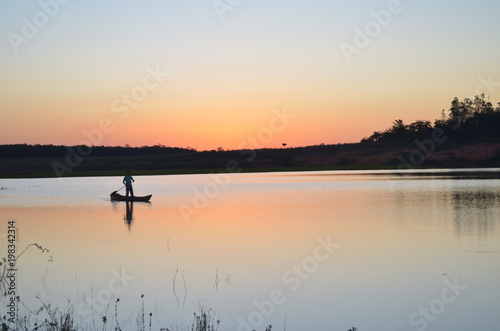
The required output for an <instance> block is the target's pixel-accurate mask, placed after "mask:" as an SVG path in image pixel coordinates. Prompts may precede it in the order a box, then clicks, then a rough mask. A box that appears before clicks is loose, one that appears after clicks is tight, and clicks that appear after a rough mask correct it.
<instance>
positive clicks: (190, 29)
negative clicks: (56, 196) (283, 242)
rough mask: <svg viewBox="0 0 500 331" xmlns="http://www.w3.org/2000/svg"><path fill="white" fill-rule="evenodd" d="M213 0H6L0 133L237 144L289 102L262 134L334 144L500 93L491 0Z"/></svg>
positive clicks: (0, 15) (497, 6)
mask: <svg viewBox="0 0 500 331" xmlns="http://www.w3.org/2000/svg"><path fill="white" fill-rule="evenodd" d="M221 2H222V3H226V4H227V3H228V2H226V1H219V2H217V1H194V0H190V1H171V0H167V1H161V2H157V1H142V2H140V3H139V2H134V1H108V2H106V3H101V2H98V1H94V0H92V1H85V2H77V1H62V0H40V1H30V2H12V1H9V2H3V3H2V4H0V34H1V35H2V36H4V37H3V39H2V40H3V41H2V42H1V43H0V50H1V51H0V61H1V63H2V74H1V80H0V84H1V86H0V109H1V113H2V124H1V130H0V143H1V144H13V143H29V144H36V143H39V144H63V145H74V144H79V143H81V142H86V141H90V143H95V144H96V145H125V144H129V145H130V146H142V145H154V144H163V145H166V146H175V147H187V146H190V147H193V148H196V149H199V150H204V149H215V148H218V147H222V148H224V149H235V148H239V146H241V144H242V143H244V142H247V141H248V140H249V137H253V136H258V135H259V133H261V132H262V130H265V129H269V125H270V121H272V118H273V116H275V113H274V112H275V111H277V110H283V109H286V111H287V112H288V113H289V114H293V115H294V118H293V119H292V120H290V121H289V123H286V125H285V127H284V128H283V130H279V132H278V131H276V132H275V131H273V135H272V137H268V138H269V139H264V141H260V142H259V146H265V147H281V145H282V143H287V145H288V146H306V145H316V144H321V143H325V144H337V143H346V142H358V141H360V140H361V139H362V138H363V137H366V136H369V135H370V134H371V133H372V132H373V131H376V130H383V129H385V128H386V127H388V126H389V125H390V123H391V122H392V121H393V120H395V119H397V118H401V119H403V120H404V121H405V122H413V121H415V120H419V119H426V120H431V121H432V120H434V119H436V118H439V116H440V112H441V110H442V109H447V108H449V104H450V102H451V100H452V99H453V98H454V97H455V96H457V97H460V98H465V97H471V96H473V95H475V94H478V93H485V94H486V95H488V96H489V97H490V100H491V101H492V102H495V103H496V102H498V101H500V98H499V97H500V92H499V90H500V87H499V86H500V83H497V82H500V68H499V66H498V58H499V56H500V46H499V44H498V42H496V41H497V37H496V33H495V32H494V31H499V30H500V21H499V20H498V19H497V17H496V15H497V13H498V12H499V11H500V3H498V2H496V1H491V0H482V1H479V2H477V1H476V2H465V1H458V2H457V1H450V0H447V1H441V2H439V4H437V3H434V2H424V1H409V0H406V1H394V0H391V1H366V0H363V1H356V2H355V3H354V2H353V3H347V2H345V1H326V0H320V1H315V2H314V3H309V2H290V1H285V0H278V1H272V2H269V1H264V0H258V1H240V2H237V1H234V2H233V5H229V4H227V5H226V6H225V7H222V8H225V9H221V7H220V6H219V7H218V6H217V3H221ZM235 3H238V4H235ZM228 6H229V7H228ZM346 45H347V46H346ZM103 120H104V122H105V128H104V129H105V130H102V128H101V124H102V121H103ZM96 130H99V132H100V133H97V131H96ZM89 136H91V137H93V138H94V141H91V140H92V139H91V138H89ZM254 147H258V146H254Z"/></svg>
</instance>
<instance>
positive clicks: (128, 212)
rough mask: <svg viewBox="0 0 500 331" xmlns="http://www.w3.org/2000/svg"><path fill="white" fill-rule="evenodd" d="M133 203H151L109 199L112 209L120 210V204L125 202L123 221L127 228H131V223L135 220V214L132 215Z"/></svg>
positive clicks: (147, 202) (147, 203) (148, 203)
mask: <svg viewBox="0 0 500 331" xmlns="http://www.w3.org/2000/svg"><path fill="white" fill-rule="evenodd" d="M134 203H139V204H143V205H151V203H150V202H149V201H145V202H134V201H111V207H112V209H113V210H115V211H117V210H121V209H122V205H123V204H125V209H124V214H123V221H124V223H125V225H126V226H127V228H128V230H129V231H131V230H132V226H133V223H134V221H135V216H134Z"/></svg>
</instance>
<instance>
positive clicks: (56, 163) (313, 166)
mask: <svg viewBox="0 0 500 331" xmlns="http://www.w3.org/2000/svg"><path fill="white" fill-rule="evenodd" d="M4 146H5V145H4ZM0 147H2V146H0ZM23 148H30V149H33V150H30V151H29V152H25V153H22V154H17V155H16V156H8V154H6V153H4V154H3V155H1V156H0V178H51V177H52V178H57V177H90V176H92V177H102V176H122V175H124V173H125V172H126V171H127V170H130V171H131V172H132V173H133V174H135V175H150V176H151V175H180V174H183V175H188V174H208V173H212V172H227V173H240V172H241V173H249V172H287V171H326V170H331V171H335V170H398V169H445V168H497V167H500V141H492V142H478V143H470V144H460V145H459V144H451V143H450V144H441V145H436V146H434V147H433V150H432V152H429V153H427V152H426V151H425V150H424V149H422V148H419V146H416V145H415V144H398V143H383V142H364V143H356V144H338V145H317V146H308V147H293V148H275V149H259V150H230V151H224V150H218V151H215V150H214V151H202V152H197V151H192V150H173V149H170V148H164V147H160V150H154V149H153V150H147V149H144V148H128V149H127V148H121V149H118V150H116V149H117V148H109V149H108V147H92V151H95V153H94V152H92V153H90V154H89V155H88V156H83V157H78V156H77V157H75V156H74V154H73V155H69V156H68V155H66V153H67V152H66V151H67V150H72V148H73V149H76V148H80V147H79V146H76V147H75V146H72V147H65V148H63V149H62V151H61V150H59V151H56V152H53V154H52V155H51V154H50V153H45V155H44V154H42V153H41V152H40V150H37V148H39V149H43V148H44V146H27V147H26V146H23ZM162 149H163V150H162ZM105 153H108V155H106V154H105ZM111 153H115V154H111ZM40 154H42V155H40ZM20 155H21V156H20Z"/></svg>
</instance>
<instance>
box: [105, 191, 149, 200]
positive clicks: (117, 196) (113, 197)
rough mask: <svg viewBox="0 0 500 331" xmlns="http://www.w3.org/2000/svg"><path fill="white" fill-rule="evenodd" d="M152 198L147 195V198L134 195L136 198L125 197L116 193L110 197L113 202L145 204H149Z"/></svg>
mask: <svg viewBox="0 0 500 331" xmlns="http://www.w3.org/2000/svg"><path fill="white" fill-rule="evenodd" d="M152 196H153V195H152V194H150V195H145V196H137V195H134V196H128V197H127V196H125V195H121V194H119V193H116V192H113V193H111V194H110V195H109V197H110V198H111V200H112V201H143V202H148V201H149V199H151V197H152Z"/></svg>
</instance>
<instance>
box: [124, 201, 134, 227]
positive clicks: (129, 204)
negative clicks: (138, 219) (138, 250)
mask: <svg viewBox="0 0 500 331" xmlns="http://www.w3.org/2000/svg"><path fill="white" fill-rule="evenodd" d="M123 219H124V220H125V223H126V224H127V227H128V230H129V231H130V230H131V229H132V222H133V220H134V202H133V201H126V202H125V217H124V218H123Z"/></svg>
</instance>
